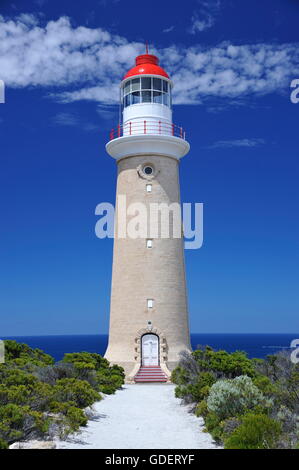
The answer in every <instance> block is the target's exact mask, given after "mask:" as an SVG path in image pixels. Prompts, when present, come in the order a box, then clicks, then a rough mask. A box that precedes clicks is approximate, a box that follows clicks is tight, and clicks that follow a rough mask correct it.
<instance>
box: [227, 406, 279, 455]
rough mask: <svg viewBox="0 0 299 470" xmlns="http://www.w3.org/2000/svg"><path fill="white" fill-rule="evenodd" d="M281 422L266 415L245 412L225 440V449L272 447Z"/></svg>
mask: <svg viewBox="0 0 299 470" xmlns="http://www.w3.org/2000/svg"><path fill="white" fill-rule="evenodd" d="M280 434H281V424H280V423H278V422H277V421H275V420H273V419H271V418H269V417H268V416H266V415H262V414H260V415H255V414H247V415H246V416H244V417H243V419H242V423H241V425H240V426H239V427H238V428H237V429H236V430H235V431H233V433H232V434H231V436H229V437H228V438H227V439H226V440H225V449H274V448H275V447H276V445H277V441H278V439H279V436H280Z"/></svg>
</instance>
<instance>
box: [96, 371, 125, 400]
mask: <svg viewBox="0 0 299 470" xmlns="http://www.w3.org/2000/svg"><path fill="white" fill-rule="evenodd" d="M96 383H97V389H98V390H99V391H100V392H102V393H106V394H112V393H115V391H116V390H117V389H119V388H120V387H121V386H122V385H123V383H124V378H123V375H122V374H121V371H118V370H117V369H115V368H113V367H111V368H109V369H103V370H101V371H98V372H97V373H96Z"/></svg>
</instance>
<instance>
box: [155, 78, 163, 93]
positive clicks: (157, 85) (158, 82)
mask: <svg viewBox="0 0 299 470" xmlns="http://www.w3.org/2000/svg"><path fill="white" fill-rule="evenodd" d="M153 89H154V90H162V80H161V78H153Z"/></svg>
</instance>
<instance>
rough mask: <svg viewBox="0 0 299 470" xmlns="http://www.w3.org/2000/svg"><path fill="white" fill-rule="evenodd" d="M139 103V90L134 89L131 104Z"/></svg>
mask: <svg viewBox="0 0 299 470" xmlns="http://www.w3.org/2000/svg"><path fill="white" fill-rule="evenodd" d="M137 103H140V91H134V92H133V93H132V104H137Z"/></svg>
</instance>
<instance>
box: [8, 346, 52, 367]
mask: <svg viewBox="0 0 299 470" xmlns="http://www.w3.org/2000/svg"><path fill="white" fill-rule="evenodd" d="M4 346H5V361H6V364H14V365H17V366H19V367H24V366H28V365H36V366H43V365H50V364H54V359H53V357H51V356H50V355H49V354H46V353H44V352H43V351H41V350H40V349H37V348H36V349H32V348H30V346H28V345H27V344H22V343H17V341H12V340H4Z"/></svg>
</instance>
